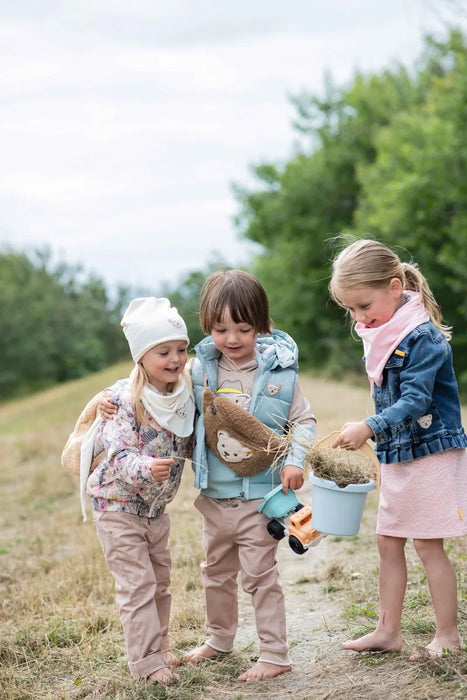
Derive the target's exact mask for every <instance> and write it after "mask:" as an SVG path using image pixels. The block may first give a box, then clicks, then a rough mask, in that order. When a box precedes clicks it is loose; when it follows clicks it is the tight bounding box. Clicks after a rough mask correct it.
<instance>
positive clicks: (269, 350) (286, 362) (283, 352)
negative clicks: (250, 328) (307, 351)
mask: <svg viewBox="0 0 467 700" xmlns="http://www.w3.org/2000/svg"><path fill="white" fill-rule="evenodd" d="M255 350H256V359H257V361H258V366H261V368H262V369H267V370H271V369H276V368H278V367H280V368H282V369H285V368H286V367H293V368H294V369H296V370H297V369H298V347H297V344H296V342H295V340H294V339H293V338H292V337H291V336H290V335H288V333H285V332H284V331H279V330H276V329H274V330H273V331H272V333H271V334H270V335H259V336H258V339H257V341H256V345H255ZM195 351H196V354H197V356H198V357H199V358H200V359H201V360H204V361H208V360H214V359H216V360H217V359H219V357H220V355H221V353H220V352H219V350H218V349H217V348H216V346H215V345H214V341H213V339H212V337H211V336H207V337H206V338H204V339H203V340H202V341H201V342H200V343H198V344H197V345H196V346H195Z"/></svg>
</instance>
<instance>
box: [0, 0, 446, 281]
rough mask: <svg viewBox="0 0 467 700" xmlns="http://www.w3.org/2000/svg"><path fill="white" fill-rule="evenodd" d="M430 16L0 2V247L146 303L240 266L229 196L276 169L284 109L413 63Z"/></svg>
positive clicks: (422, 10)
mask: <svg viewBox="0 0 467 700" xmlns="http://www.w3.org/2000/svg"><path fill="white" fill-rule="evenodd" d="M440 5H441V6H443V5H444V6H446V5H449V0H446V2H438V1H436V2H434V1H433V0H196V2H195V1H194V0H192V1H190V0H40V2H36V1H35V0H13V1H12V2H8V0H0V65H1V66H2V68H1V71H0V99H1V110H0V164H1V165H0V244H1V245H2V249H4V248H5V246H13V248H14V249H15V250H20V251H24V252H28V251H30V250H32V249H37V248H42V247H44V246H49V247H50V248H51V250H52V252H53V255H54V260H56V261H59V260H61V261H64V262H66V263H69V264H75V263H81V264H82V265H83V266H84V269H85V271H86V272H87V273H91V272H93V273H95V274H97V275H98V276H100V277H101V278H102V279H103V280H104V281H105V282H106V284H108V285H109V288H110V287H112V286H113V284H114V283H124V284H127V285H130V286H136V285H143V286H145V287H147V288H148V289H149V290H150V291H151V292H153V293H157V291H158V288H159V285H160V282H161V281H177V280H178V279H180V276H181V275H183V274H185V273H187V272H188V271H190V270H193V269H200V268H203V267H205V265H206V264H207V262H208V260H209V259H210V258H211V257H212V253H213V251H219V252H220V253H221V254H222V255H223V256H224V257H225V259H226V260H227V262H229V263H230V264H232V265H241V264H242V263H243V262H246V261H247V259H248V257H249V256H250V255H251V253H252V250H253V248H252V246H251V244H247V243H246V242H244V241H241V240H240V239H239V236H238V232H237V231H236V229H235V227H234V225H233V223H232V216H233V215H234V214H235V213H236V212H237V203H236V201H235V199H234V197H233V195H232V190H231V185H232V183H233V182H237V183H240V184H244V185H248V186H252V185H253V184H254V181H253V180H252V178H251V175H250V172H249V166H250V165H251V164H256V163H259V162H261V161H274V162H281V161H284V160H286V159H287V158H288V157H290V155H291V154H292V152H293V144H294V141H295V140H296V138H297V135H296V134H295V133H294V132H293V130H292V127H291V123H292V120H293V118H294V116H295V115H294V109H293V107H292V105H291V104H290V102H289V100H288V96H289V95H296V94H298V93H299V92H300V91H302V90H307V91H309V92H311V93H313V94H318V95H319V94H322V90H323V79H324V76H325V74H326V72H328V73H330V74H331V76H332V77H333V80H334V82H335V83H336V84H337V85H339V86H343V85H346V84H347V83H348V82H350V81H351V79H352V76H353V75H354V72H355V71H356V70H360V71H364V72H372V71H379V70H381V69H382V68H384V67H390V66H391V65H394V64H395V63H396V62H401V63H404V64H406V65H408V66H409V67H411V66H412V65H413V62H414V60H415V58H416V57H417V56H418V55H419V53H420V49H421V46H422V38H423V35H424V34H425V33H427V32H431V31H436V30H438V31H439V29H440V23H442V22H443V21H444V17H442V16H440V15H439V14H438V11H436V12H435V11H434V9H433V8H434V6H438V7H439V6H440Z"/></svg>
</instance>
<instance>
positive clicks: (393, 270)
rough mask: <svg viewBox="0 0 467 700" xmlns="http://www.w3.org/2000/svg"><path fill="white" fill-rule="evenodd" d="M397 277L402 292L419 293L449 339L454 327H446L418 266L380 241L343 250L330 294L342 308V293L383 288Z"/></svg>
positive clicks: (361, 242) (363, 242)
mask: <svg viewBox="0 0 467 700" xmlns="http://www.w3.org/2000/svg"><path fill="white" fill-rule="evenodd" d="M394 278H397V279H399V280H400V281H401V282H402V287H403V289H407V290H409V291H413V292H417V293H418V294H420V300H421V302H422V304H423V305H424V307H425V308H426V310H427V313H428V315H429V317H430V320H431V322H432V323H433V325H434V326H436V328H438V329H439V330H440V331H441V333H442V334H443V335H444V336H445V337H446V339H447V340H450V339H451V335H452V333H451V327H450V326H446V325H445V324H443V322H442V316H441V309H440V307H439V305H438V303H437V302H436V300H435V298H434V296H433V293H432V291H431V289H430V287H429V285H428V282H427V280H426V279H425V277H424V276H423V274H422V272H421V271H420V269H419V267H418V265H417V264H416V263H407V262H402V261H401V260H400V258H399V257H398V256H397V255H396V254H395V253H394V252H393V251H392V250H391V249H390V248H388V247H387V246H386V245H384V244H383V243H380V242H379V241H375V240H372V239H368V238H361V239H358V240H356V241H354V242H353V243H350V244H349V245H348V246H347V247H345V248H344V249H343V250H341V252H340V253H339V254H338V255H337V256H336V257H335V259H334V261H333V264H332V276H331V281H330V283H329V292H330V294H331V297H332V299H333V300H334V301H335V302H336V304H339V306H343V304H342V303H341V302H340V300H339V291H342V290H344V289H352V288H354V287H359V286H361V287H378V288H383V287H386V286H388V285H389V283H390V281H391V280H392V279H394Z"/></svg>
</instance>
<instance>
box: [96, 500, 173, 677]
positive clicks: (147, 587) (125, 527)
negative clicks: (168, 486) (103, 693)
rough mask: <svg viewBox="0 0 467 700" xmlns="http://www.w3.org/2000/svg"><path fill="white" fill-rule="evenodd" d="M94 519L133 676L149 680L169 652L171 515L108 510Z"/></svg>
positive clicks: (98, 513) (162, 664)
mask: <svg viewBox="0 0 467 700" xmlns="http://www.w3.org/2000/svg"><path fill="white" fill-rule="evenodd" d="M93 516H94V522H95V524H96V529H97V536H98V538H99V542H100V543H101V546H102V549H103V552H104V556H105V559H106V561H107V564H108V567H109V569H110V572H111V574H112V576H113V577H114V579H115V599H116V602H117V606H118V609H119V612H120V620H121V623H122V627H123V633H124V635H125V642H126V649H127V655H128V665H129V667H130V672H131V675H132V676H133V677H134V678H147V677H148V676H149V675H151V673H153V672H154V671H157V670H158V669H160V668H163V667H164V666H165V663H164V660H163V658H162V652H163V651H166V650H167V649H168V648H169V639H168V626H169V616H170V604H171V595H170V592H169V585H170V565H171V560H170V551H169V532H170V520H169V516H168V515H167V514H166V513H164V514H163V515H161V516H159V517H158V518H143V517H140V516H138V515H132V514H131V513H120V512H115V513H114V512H110V511H105V512H96V511H94V512H93Z"/></svg>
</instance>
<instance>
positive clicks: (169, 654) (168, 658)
mask: <svg viewBox="0 0 467 700" xmlns="http://www.w3.org/2000/svg"><path fill="white" fill-rule="evenodd" d="M162 658H163V659H164V663H165V665H166V666H168V667H169V668H170V667H173V666H180V664H181V663H182V662H181V661H180V659H179V658H177V657H176V656H175V654H174V653H173V651H171V650H170V649H166V650H165V651H163V652H162Z"/></svg>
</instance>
